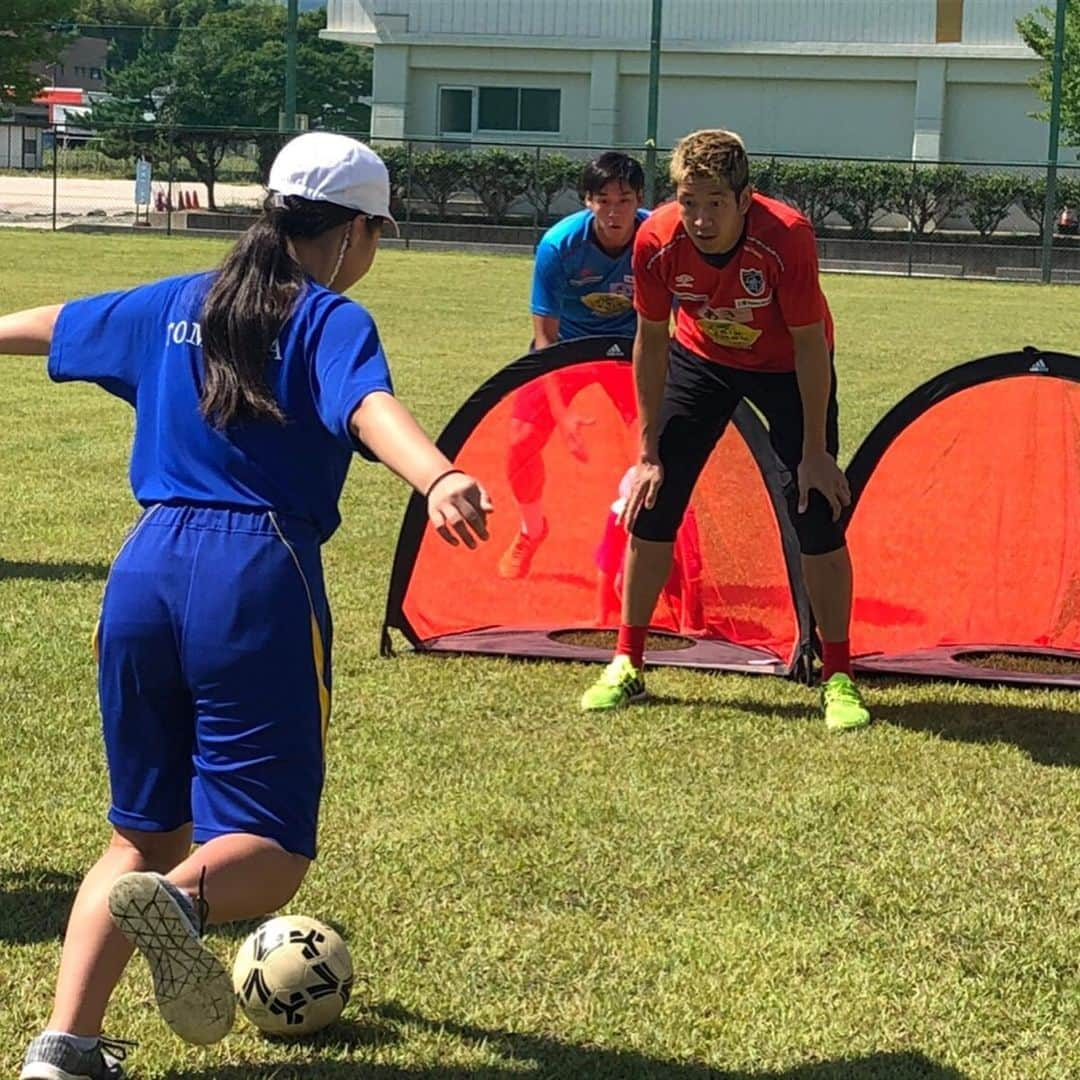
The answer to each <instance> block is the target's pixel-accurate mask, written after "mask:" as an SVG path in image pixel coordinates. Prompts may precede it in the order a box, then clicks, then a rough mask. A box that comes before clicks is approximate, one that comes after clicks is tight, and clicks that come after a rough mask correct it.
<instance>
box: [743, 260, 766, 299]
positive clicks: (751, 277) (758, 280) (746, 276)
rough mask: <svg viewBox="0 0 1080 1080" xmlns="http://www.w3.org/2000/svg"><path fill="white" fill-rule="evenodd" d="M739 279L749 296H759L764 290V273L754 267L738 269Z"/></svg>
mask: <svg viewBox="0 0 1080 1080" xmlns="http://www.w3.org/2000/svg"><path fill="white" fill-rule="evenodd" d="M739 280H740V281H741V282H742V287H743V288H744V289H745V290H746V291H747V292H748V293H749V294H750V295H751V296H760V295H761V294H762V293H763V292H764V291H765V275H764V274H763V273H762V272H761V271H760V270H758V269H756V268H755V267H751V268H750V269H748V270H740V271H739Z"/></svg>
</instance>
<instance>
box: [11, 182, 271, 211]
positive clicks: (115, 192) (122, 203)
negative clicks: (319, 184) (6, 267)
mask: <svg viewBox="0 0 1080 1080" xmlns="http://www.w3.org/2000/svg"><path fill="white" fill-rule="evenodd" d="M159 187H162V185H160V184H158V183H157V182H156V181H155V183H154V185H153V189H154V191H155V192H156V191H157V190H158V188H159ZM178 189H183V190H184V191H195V192H197V193H198V196H199V204H200V206H203V207H205V206H206V187H205V186H204V185H203V184H190V183H184V184H179V183H178V184H176V185H175V186H174V189H173V190H174V191H176V190H178ZM262 196H263V189H262V188H261V187H260V186H259V185H258V184H218V185H217V203H218V206H219V207H225V206H230V205H236V206H245V207H247V206H256V205H258V204H259V202H260V201H261V200H262ZM52 209H53V181H52V177H51V176H36V175H35V176H32V175H29V174H27V175H26V176H10V175H9V176H0V219H7V220H8V221H11V220H12V219H23V218H33V217H38V216H49V217H51V216H52ZM134 210H135V181H134V180H90V179H85V178H82V177H78V178H76V177H63V176H61V177H59V179H58V182H57V186H56V211H57V214H58V215H62V216H64V217H79V218H82V217H86V216H87V215H90V214H92V213H94V212H97V215H96V216H100V213H101V211H104V212H105V214H107V215H108V216H110V217H112V216H114V215H117V214H132V213H134Z"/></svg>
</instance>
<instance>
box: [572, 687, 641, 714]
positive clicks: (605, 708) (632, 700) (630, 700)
mask: <svg viewBox="0 0 1080 1080" xmlns="http://www.w3.org/2000/svg"><path fill="white" fill-rule="evenodd" d="M648 696H649V692H648V691H647V690H642V691H641V692H640V693H637V694H627V695H626V697H625V699H623V700H622V701H616V702H615V703H614V704H612V705H586V704H585V702H584V701H583V702H582V703H581V711H582V712H611V710H612V709H625V708H626V706H627V705H634V704H636V703H637V702H639V701H644V700H645V699H646V698H647V697H648Z"/></svg>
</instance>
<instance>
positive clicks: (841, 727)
mask: <svg viewBox="0 0 1080 1080" xmlns="http://www.w3.org/2000/svg"><path fill="white" fill-rule="evenodd" d="M869 726H870V721H869V720H857V721H856V722H855V723H854V724H845V723H842V722H841V723H831V724H830V723H829V721H828V720H826V721H825V727H826V728H828V730H829V731H860V730H861V729H862V728H865V727H869Z"/></svg>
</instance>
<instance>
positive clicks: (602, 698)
mask: <svg viewBox="0 0 1080 1080" xmlns="http://www.w3.org/2000/svg"><path fill="white" fill-rule="evenodd" d="M644 697H645V678H644V674H643V672H641V671H639V670H638V669H637V668H636V667H634V665H633V664H631V663H630V657H628V656H616V657H615V659H614V660H612V661H611V663H610V664H608V666H607V667H606V668H604V670H603V672H602V674H601V675H600V678H599V679H597V680H596V682H594V683H593V684H592V686H590V687H589V689H588V690H586V691H585V693H584V694H582V695H581V710H582V712H592V711H593V710H600V709H621V708H622V707H623V706H624V705H629V704H630V703H631V702H632V701H641V699H642V698H644Z"/></svg>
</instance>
